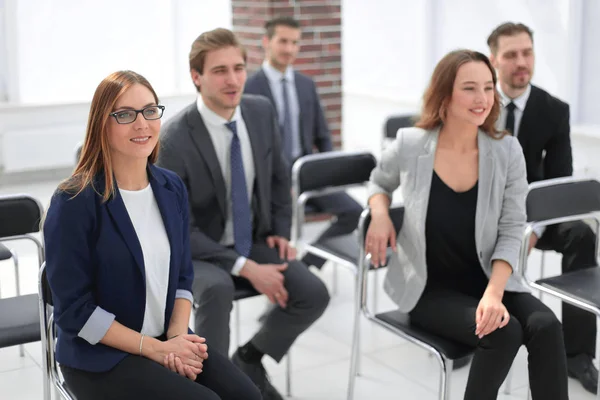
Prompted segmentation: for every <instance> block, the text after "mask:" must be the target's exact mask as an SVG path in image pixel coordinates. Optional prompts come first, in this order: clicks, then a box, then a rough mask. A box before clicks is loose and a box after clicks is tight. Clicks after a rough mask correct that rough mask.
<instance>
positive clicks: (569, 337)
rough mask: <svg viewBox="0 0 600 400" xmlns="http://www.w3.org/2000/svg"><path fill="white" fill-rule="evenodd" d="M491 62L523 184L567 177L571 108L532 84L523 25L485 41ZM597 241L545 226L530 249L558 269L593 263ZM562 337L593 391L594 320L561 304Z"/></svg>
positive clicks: (579, 227)
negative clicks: (553, 254)
mask: <svg viewBox="0 0 600 400" xmlns="http://www.w3.org/2000/svg"><path fill="white" fill-rule="evenodd" d="M488 45H489V47H490V51H491V56H490V60H491V61H492V64H493V65H494V67H495V68H496V70H497V71H498V90H499V92H500V96H501V100H502V112H501V114H500V118H499V119H498V127H499V128H500V129H506V130H507V131H509V132H511V133H512V134H513V135H515V136H516V137H517V138H518V139H519V142H520V143H521V146H522V147H523V153H524V154H525V162H526V165H527V180H528V181H529V182H536V181H540V180H544V179H552V178H558V177H565V176H571V175H572V174H573V160H572V154H571V138H570V125H569V105H568V104H566V103H564V102H562V101H561V100H559V99H557V98H556V97H553V96H552V95H550V94H549V93H547V92H546V91H544V90H543V89H540V88H538V87H536V86H533V85H531V83H530V80H531V76H532V74H533V66H534V51H533V33H532V31H531V30H530V29H529V28H528V27H527V26H525V25H523V24H514V23H505V24H502V25H500V26H499V27H497V28H496V29H495V30H494V31H493V32H492V33H491V35H490V36H489V38H488ZM595 241H596V237H595V235H594V233H593V232H592V230H591V229H590V228H589V227H588V225H587V224H585V223H584V222H573V223H571V222H569V223H563V224H557V225H553V226H549V227H548V228H547V229H546V230H545V231H544V230H539V231H536V232H535V233H534V234H532V235H531V242H530V245H529V250H530V251H531V249H532V248H533V247H534V246H535V247H537V248H539V249H542V250H554V251H557V252H559V253H561V254H562V255H563V258H562V271H563V273H564V272H568V271H573V270H577V269H581V268H587V267H589V266H592V265H595V264H596V256H595ZM562 310H563V311H562V321H563V333H564V339H565V348H566V351H567V356H568V360H567V361H568V368H569V375H570V376H572V377H575V378H577V379H579V381H580V382H581V383H582V384H583V386H584V387H585V388H586V389H587V390H588V391H590V392H593V393H596V390H597V389H596V388H597V386H598V383H597V382H598V371H597V369H596V368H595V367H594V364H593V358H594V357H595V354H596V317H595V316H594V315H592V314H591V313H588V312H586V311H582V310H580V309H578V308H576V307H573V306H571V305H568V304H564V303H563V309H562Z"/></svg>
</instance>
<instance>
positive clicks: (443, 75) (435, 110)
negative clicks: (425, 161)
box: [415, 50, 502, 138]
mask: <svg viewBox="0 0 600 400" xmlns="http://www.w3.org/2000/svg"><path fill="white" fill-rule="evenodd" d="M471 61H476V62H482V63H484V64H485V65H486V66H487V67H488V68H489V70H490V72H491V73H492V80H493V82H494V105H493V106H492V109H491V110H490V114H489V115H488V117H487V118H486V119H485V121H484V122H483V125H481V129H482V130H483V131H484V132H485V133H487V134H488V135H489V136H491V137H493V138H500V137H502V135H500V134H498V131H497V130H496V126H495V124H496V120H497V119H498V116H499V115H500V96H499V95H498V90H496V81H497V79H496V71H494V67H492V64H491V63H490V60H489V59H488V58H487V57H486V56H485V54H482V53H479V52H478V51H472V50H455V51H452V52H450V53H448V54H446V55H445V56H444V58H442V59H441V60H440V62H439V63H438V64H437V65H436V67H435V70H434V71H433V75H432V76H431V81H430V83H429V87H428V88H427V90H426V91H425V94H424V95H423V108H422V110H421V117H420V119H419V121H418V122H417V123H416V124H415V126H417V127H419V128H423V129H434V128H437V127H439V126H440V125H442V124H443V123H444V120H445V119H446V112H447V109H448V104H449V103H450V99H451V98H452V92H453V90H454V81H455V80H456V73H457V72H458V69H459V68H460V67H461V65H463V64H466V63H468V62H471Z"/></svg>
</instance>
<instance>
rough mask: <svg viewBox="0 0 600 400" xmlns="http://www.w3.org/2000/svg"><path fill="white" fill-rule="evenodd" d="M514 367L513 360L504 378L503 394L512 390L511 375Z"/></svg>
mask: <svg viewBox="0 0 600 400" xmlns="http://www.w3.org/2000/svg"><path fill="white" fill-rule="evenodd" d="M514 368H515V364H514V362H513V365H512V366H511V367H510V370H509V371H508V375H506V379H505V380H504V394H510V392H512V376H513V370H514Z"/></svg>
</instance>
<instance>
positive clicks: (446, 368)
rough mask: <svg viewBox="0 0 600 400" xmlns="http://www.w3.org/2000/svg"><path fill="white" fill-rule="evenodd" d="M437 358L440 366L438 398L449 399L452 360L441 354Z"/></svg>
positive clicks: (441, 399)
mask: <svg viewBox="0 0 600 400" xmlns="http://www.w3.org/2000/svg"><path fill="white" fill-rule="evenodd" d="M439 359H440V366H441V373H440V388H439V398H440V400H450V378H451V376H452V365H453V364H454V361H452V360H448V359H445V358H444V356H442V355H441V354H440V356H439Z"/></svg>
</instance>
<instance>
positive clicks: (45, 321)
mask: <svg viewBox="0 0 600 400" xmlns="http://www.w3.org/2000/svg"><path fill="white" fill-rule="evenodd" d="M37 297H38V298H39V314H38V325H39V328H40V331H41V337H42V372H43V375H44V387H43V391H44V400H52V394H51V390H50V389H51V387H52V388H53V389H54V393H55V395H54V399H55V400H60V399H64V400H75V396H74V395H73V394H72V393H71V392H70V391H69V388H68V386H67V383H66V382H65V381H64V380H63V379H62V377H61V375H60V372H59V371H58V364H57V362H56V358H55V357H54V352H55V347H56V327H55V325H54V314H53V309H54V303H53V302H52V291H51V290H50V285H49V284H48V278H47V276H46V263H44V264H42V267H41V268H40V273H39V279H38V295H37Z"/></svg>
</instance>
